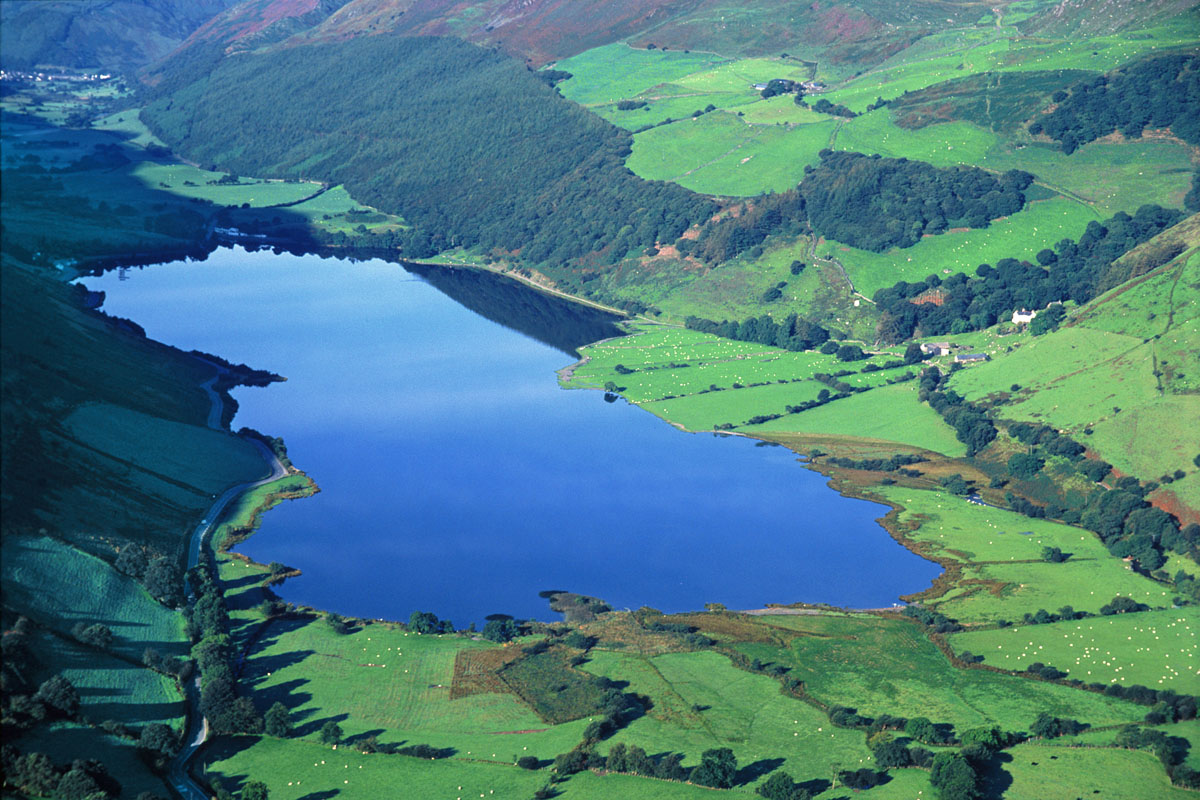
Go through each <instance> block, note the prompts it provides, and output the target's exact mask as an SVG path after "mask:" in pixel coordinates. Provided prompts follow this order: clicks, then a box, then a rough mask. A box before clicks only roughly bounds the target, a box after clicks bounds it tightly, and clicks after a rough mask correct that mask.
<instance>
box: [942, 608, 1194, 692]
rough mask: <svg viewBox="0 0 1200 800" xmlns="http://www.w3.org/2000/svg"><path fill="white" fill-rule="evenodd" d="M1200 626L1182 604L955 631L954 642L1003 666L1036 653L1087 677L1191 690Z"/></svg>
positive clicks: (1023, 663)
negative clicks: (985, 628)
mask: <svg viewBox="0 0 1200 800" xmlns="http://www.w3.org/2000/svg"><path fill="white" fill-rule="evenodd" d="M1198 630H1200V615H1198V614H1197V612H1196V611H1195V609H1191V608H1180V609H1168V610H1165V611H1145V612H1141V613H1138V614H1118V615H1115V616H1111V617H1096V618H1091V619H1081V620H1070V621H1063V622H1053V623H1049V624H1047V625H1023V626H1019V627H1014V628H1001V629H994V630H986V631H972V632H968V633H957V634H954V635H952V636H951V637H950V642H951V644H952V645H953V646H954V648H955V650H958V651H962V650H969V651H970V652H972V653H974V654H976V655H981V656H983V657H984V663H986V664H991V665H992V666H996V667H1000V668H1002V669H1022V668H1024V667H1025V666H1026V664H1027V663H1028V662H1026V661H1024V660H1023V659H1035V660H1038V661H1042V662H1043V663H1046V664H1052V665H1054V666H1056V667H1058V668H1059V669H1062V670H1069V671H1070V675H1071V677H1073V678H1079V679H1080V680H1082V681H1084V682H1086V683H1093V682H1097V681H1099V682H1102V683H1123V684H1126V685H1133V684H1140V685H1142V686H1149V687H1151V688H1154V689H1165V688H1177V689H1178V690H1179V691H1182V692H1189V691H1192V690H1194V689H1195V685H1196V681H1197V675H1198V674H1200V634H1197V631H1198Z"/></svg>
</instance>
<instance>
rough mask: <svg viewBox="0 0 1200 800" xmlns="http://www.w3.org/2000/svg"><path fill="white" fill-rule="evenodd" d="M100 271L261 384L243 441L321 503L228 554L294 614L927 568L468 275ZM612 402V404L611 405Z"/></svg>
mask: <svg viewBox="0 0 1200 800" xmlns="http://www.w3.org/2000/svg"><path fill="white" fill-rule="evenodd" d="M126 277H127V278H128V279H127V280H118V276H117V273H115V272H109V273H107V274H105V275H104V276H102V277H89V278H86V279H85V280H84V283H86V285H87V286H88V287H89V288H91V289H99V290H103V291H105V292H106V293H107V298H106V300H105V304H104V309H105V310H106V311H107V312H109V313H111V314H115V315H117V316H122V317H128V318H130V319H132V320H134V321H135V322H137V323H138V324H140V325H142V326H143V327H144V328H145V329H146V333H147V335H148V336H150V337H151V338H154V339H157V340H159V341H163V342H167V343H169V344H172V345H176V346H178V347H181V348H183V349H187V350H190V349H198V350H202V351H205V352H209V353H215V354H217V355H220V356H222V357H223V358H226V359H229V360H230V361H232V362H234V363H238V362H244V363H246V364H248V365H250V366H252V367H256V368H259V369H265V370H270V371H272V372H276V373H278V374H280V375H283V376H285V377H286V378H287V379H288V380H287V381H286V382H285V383H276V384H272V385H271V386H269V387H266V388H239V389H236V390H234V396H235V397H236V398H237V400H238V403H239V410H238V412H237V416H236V418H235V419H234V423H233V427H234V428H235V429H236V428H239V427H241V426H249V427H252V428H255V429H257V430H259V431H262V432H263V433H265V434H268V435H272V436H281V437H283V438H284V440H285V441H286V443H287V446H288V453H289V455H290V456H291V458H292V461H293V462H294V463H295V464H296V466H297V467H299V468H301V469H303V470H305V471H306V472H307V473H308V474H309V475H311V476H312V478H313V479H314V480H315V481H316V482H317V484H318V485H319V486H320V487H321V492H320V493H319V494H317V495H316V496H314V497H311V498H307V499H304V500H299V501H292V502H288V503H284V504H283V505H281V506H279V507H278V508H276V509H274V510H273V511H271V512H270V513H268V514H267V515H265V517H264V520H263V525H262V529H261V531H260V532H259V533H257V534H256V535H254V536H253V537H252V538H251V539H250V540H249V541H247V542H246V543H244V544H243V545H241V547H240V549H241V550H242V551H243V552H245V553H246V554H247V555H249V556H251V557H252V558H254V559H256V560H258V561H261V562H263V563H266V562H270V561H280V562H283V563H285V564H288V565H290V566H294V567H298V568H299V569H301V570H302V571H303V575H302V576H301V577H299V578H295V579H291V580H289V581H287V582H286V583H285V584H284V585H283V586H282V587H279V589H278V591H279V594H280V595H281V596H282V597H283V598H284V599H286V600H289V601H293V602H297V603H302V604H307V605H312V606H316V607H319V608H324V609H328V610H332V611H337V612H339V613H341V614H344V615H349V616H358V617H371V618H388V619H407V618H408V616H409V614H410V613H411V612H412V611H414V610H422V611H432V612H433V613H435V614H437V615H438V616H440V617H443V618H449V619H451V620H453V621H454V622H455V623H457V624H459V625H464V626H465V625H466V623H468V622H471V621H475V622H477V623H479V622H482V620H483V618H484V616H485V615H487V614H491V613H506V614H512V615H514V616H516V617H519V618H537V619H544V620H545V619H554V618H555V617H556V615H554V614H553V613H552V612H551V611H550V610H549V608H548V607H547V605H546V601H545V600H543V599H541V598H539V597H538V592H539V591H541V590H544V589H565V590H570V591H574V592H579V593H582V594H588V595H594V596H597V597H601V598H603V599H605V600H606V601H608V602H609V603H610V604H612V605H613V606H614V607H616V608H638V607H640V606H644V605H647V606H652V607H654V608H658V609H661V610H663V611H666V612H674V611H685V610H694V609H700V608H703V606H704V604H705V603H709V602H719V603H724V604H725V605H726V606H727V607H729V608H737V609H749V608H757V607H761V606H763V605H764V604H766V603H771V602H779V603H791V602H797V601H805V602H823V603H831V604H836V605H843V606H851V607H879V606H890V605H891V604H892V603H893V602H895V601H896V600H897V599H898V596H899V595H901V594H905V593H909V592H915V591H919V590H921V589H924V588H926V586H928V584H929V582H930V581H931V580H932V579H933V578H934V577H935V576H936V575H937V574H938V573H939V572H940V568H939V567H938V566H937V565H936V564H933V563H931V562H929V561H926V560H924V559H922V558H920V557H918V556H916V555H914V554H913V553H911V552H909V551H908V550H906V549H904V548H903V547H901V546H900V545H899V544H897V543H896V542H895V541H894V540H892V538H891V537H890V536H889V535H888V534H887V532H886V531H885V530H883V528H881V527H880V526H879V525H878V524H877V523H876V522H875V521H874V520H875V519H876V518H878V517H881V516H882V515H883V514H884V513H886V511H887V508H886V507H884V506H881V505H879V504H875V503H869V502H865V501H862V500H856V499H851V498H846V497H842V496H840V495H839V494H837V493H836V492H834V491H832V490H831V489H829V488H828V487H827V486H826V481H825V478H824V477H823V476H821V475H819V474H817V473H815V472H812V471H810V470H807V469H804V468H803V467H802V466H801V465H800V464H799V463H797V457H796V455H795V454H794V453H792V452H790V451H788V450H786V449H784V448H782V447H773V446H759V445H758V444H757V443H756V442H754V441H752V440H749V439H745V438H741V437H732V436H718V435H714V434H688V433H684V432H681V431H679V430H677V429H675V428H673V427H672V426H670V425H668V424H667V423H665V422H663V421H662V420H660V419H658V418H657V417H654V416H653V415H651V414H649V413H647V412H645V411H642V410H641V409H638V408H636V407H634V406H632V405H629V404H627V403H625V402H624V401H623V400H622V401H618V402H606V400H605V396H604V394H603V393H601V392H595V391H579V390H565V389H562V388H561V387H560V386H559V385H558V382H557V379H556V376H555V370H557V369H559V368H561V367H564V366H566V365H568V364H570V363H572V362H573V361H575V360H576V355H575V354H574V350H575V349H576V348H577V347H579V346H580V345H582V344H583V343H585V342H587V341H592V340H595V339H597V338H602V337H605V336H611V335H615V334H616V330H615V329H614V328H613V327H612V325H611V322H610V321H609V319H608V318H606V317H605V316H604V315H602V314H601V313H599V312H596V311H592V310H590V309H585V308H583V307H582V306H579V305H578V304H574V303H569V302H567V301H563V300H559V299H557V298H551V297H549V296H547V295H544V294H541V293H539V292H535V291H533V290H531V289H528V288H525V287H523V286H521V285H520V284H518V283H516V282H513V281H510V280H508V279H505V278H502V277H500V276H496V275H491V274H488V273H481V272H476V271H470V270H453V269H448V268H437V267H417V266H413V267H410V268H409V269H405V268H403V267H401V266H400V265H397V264H393V263H387V262H384V261H382V260H374V261H350V260H338V259H331V258H322V257H319V256H317V255H301V256H297V255H291V254H278V253H274V252H271V251H266V250H262V251H258V252H247V251H245V250H242V249H240V248H234V249H221V250H218V251H216V252H215V253H213V254H212V255H210V256H209V257H208V258H207V259H206V260H204V261H201V262H197V261H187V262H176V263H171V264H163V265H156V266H153V267H147V268H144V269H130V270H128V271H127V276H126ZM609 399H611V398H609Z"/></svg>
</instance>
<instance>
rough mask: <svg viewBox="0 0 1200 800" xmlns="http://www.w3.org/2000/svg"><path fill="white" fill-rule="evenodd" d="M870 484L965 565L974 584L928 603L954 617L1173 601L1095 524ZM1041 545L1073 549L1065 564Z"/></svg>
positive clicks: (925, 538) (941, 552)
mask: <svg viewBox="0 0 1200 800" xmlns="http://www.w3.org/2000/svg"><path fill="white" fill-rule="evenodd" d="M872 491H874V492H877V493H879V494H881V495H882V496H884V497H886V498H887V499H889V500H891V501H892V502H895V503H898V504H899V505H901V506H903V509H904V510H903V511H901V512H900V521H901V522H902V523H906V524H907V525H909V526H910V527H911V526H915V527H911V529H910V530H907V531H906V532H905V535H906V536H907V537H908V538H909V539H911V540H912V541H914V542H916V543H918V544H920V545H921V546H922V548H923V549H925V551H926V552H928V553H930V554H931V555H933V556H935V557H937V558H939V559H949V560H951V561H958V562H959V563H961V564H962V565H963V577H964V578H965V579H967V580H968V581H970V583H968V584H962V583H961V582H960V584H959V586H958V587H957V588H955V589H952V590H951V591H950V592H948V593H947V594H946V595H945V596H944V597H942V598H939V599H937V600H934V601H931V603H930V604H931V605H934V606H936V607H937V610H938V611H941V612H942V613H944V614H946V615H947V616H949V617H953V618H955V619H959V620H961V621H963V622H994V621H996V620H998V619H1007V620H1010V621H1012V620H1019V619H1020V618H1021V617H1022V616H1023V615H1024V614H1025V613H1030V614H1032V613H1036V612H1037V611H1038V609H1042V608H1044V609H1046V610H1047V611H1057V610H1058V609H1060V608H1062V607H1063V606H1066V605H1069V606H1072V607H1073V608H1075V609H1076V610H1077V611H1090V612H1093V613H1095V612H1096V611H1098V610H1099V608H1100V606H1103V605H1105V604H1106V603H1108V602H1109V601H1111V600H1112V599H1113V597H1114V596H1116V595H1118V594H1119V595H1124V596H1128V597H1132V598H1134V599H1135V600H1138V601H1139V602H1144V603H1147V604H1148V605H1151V606H1160V607H1161V606H1164V605H1169V603H1170V593H1169V592H1168V591H1166V589H1165V587H1162V586H1161V585H1159V584H1157V583H1155V582H1154V581H1151V580H1150V579H1148V578H1145V577H1143V576H1141V575H1139V574H1137V573H1136V572H1134V571H1132V570H1131V569H1129V568H1128V567H1127V565H1126V564H1125V562H1123V561H1121V560H1120V559H1118V558H1115V557H1113V556H1111V555H1109V554H1108V553H1107V552H1106V551H1105V549H1104V547H1103V546H1102V545H1101V544H1100V542H1099V540H1098V539H1097V538H1096V537H1095V535H1094V534H1092V533H1091V532H1090V531H1085V530H1083V529H1081V528H1074V527H1071V526H1069V525H1064V524H1061V523H1056V522H1049V521H1046V520H1036V519H1032V518H1029V517H1025V516H1024V515H1021V514H1017V513H1016V512H1012V511H1006V510H1003V509H997V508H990V507H987V506H979V505H976V504H974V503H968V502H967V501H966V500H964V499H963V498H961V497H958V496H957V495H953V494H951V493H949V492H930V491H923V490H918V489H907V488H904V487H887V488H879V489H873V490H872ZM1043 547H1059V548H1061V549H1062V550H1063V551H1064V552H1068V553H1071V554H1072V556H1071V558H1070V559H1068V560H1067V561H1065V562H1063V563H1060V564H1051V563H1048V562H1044V561H1042V560H1041V550H1042V548H1043ZM1021 666H1022V667H1023V666H1025V665H1021Z"/></svg>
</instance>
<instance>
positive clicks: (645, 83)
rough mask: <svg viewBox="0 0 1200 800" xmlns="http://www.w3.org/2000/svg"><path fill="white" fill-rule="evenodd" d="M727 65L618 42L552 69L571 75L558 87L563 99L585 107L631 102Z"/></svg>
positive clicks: (707, 57) (704, 57)
mask: <svg viewBox="0 0 1200 800" xmlns="http://www.w3.org/2000/svg"><path fill="white" fill-rule="evenodd" d="M727 61H729V59H726V58H722V57H721V56H717V55H714V54H713V53H699V52H697V53H684V52H682V51H680V50H642V49H635V48H632V47H630V46H629V45H627V44H624V43H622V42H617V43H614V44H608V45H604V46H603V47H595V48H592V49H591V50H588V51H586V52H583V53H580V54H579V55H577V56H572V57H570V58H566V59H563V60H561V61H559V62H558V63H557V64H555V69H561V70H566V71H567V72H570V73H571V75H572V77H571V78H570V79H569V80H566V81H563V82H562V83H560V84H559V90H560V91H561V92H562V93H563V96H564V97H567V98H569V99H571V100H574V101H575V102H576V103H579V104H581V105H585V106H586V105H594V104H602V103H615V102H616V101H618V100H622V99H632V98H634V97H637V96H638V95H639V94H641V93H642V92H643V91H645V90H646V89H649V88H651V87H653V86H657V85H658V84H660V83H669V82H671V81H675V80H678V79H679V78H683V77H685V76H687V75H691V74H692V73H695V72H701V71H705V70H709V69H712V68H713V67H715V66H717V65H719V64H722V63H725V62H727Z"/></svg>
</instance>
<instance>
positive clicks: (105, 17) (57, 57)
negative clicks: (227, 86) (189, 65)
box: [0, 0, 234, 69]
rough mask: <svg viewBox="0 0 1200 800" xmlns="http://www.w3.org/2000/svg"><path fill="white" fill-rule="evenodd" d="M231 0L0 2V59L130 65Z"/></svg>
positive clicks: (153, 55)
mask: <svg viewBox="0 0 1200 800" xmlns="http://www.w3.org/2000/svg"><path fill="white" fill-rule="evenodd" d="M233 3H234V0H84V2H42V3H22V2H14V0H7V2H0V63H3V64H4V66H5V68H7V69H22V68H28V67H32V66H35V65H39V64H46V65H55V66H62V67H104V68H107V69H112V68H114V67H122V68H136V67H141V66H143V65H145V64H148V63H150V62H151V61H154V60H156V59H159V58H162V57H163V56H165V55H166V54H167V53H169V52H170V51H171V50H173V49H175V47H177V46H178V45H179V43H180V42H182V41H183V40H184V39H186V38H187V37H188V35H189V34H191V33H192V32H193V31H194V30H196V28H198V27H199V26H200V25H202V24H204V23H205V22H207V21H208V20H209V19H210V18H211V17H212V16H213V15H214V14H217V13H219V12H221V11H223V10H224V9H226V8H228V7H229V6H231V5H233Z"/></svg>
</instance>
